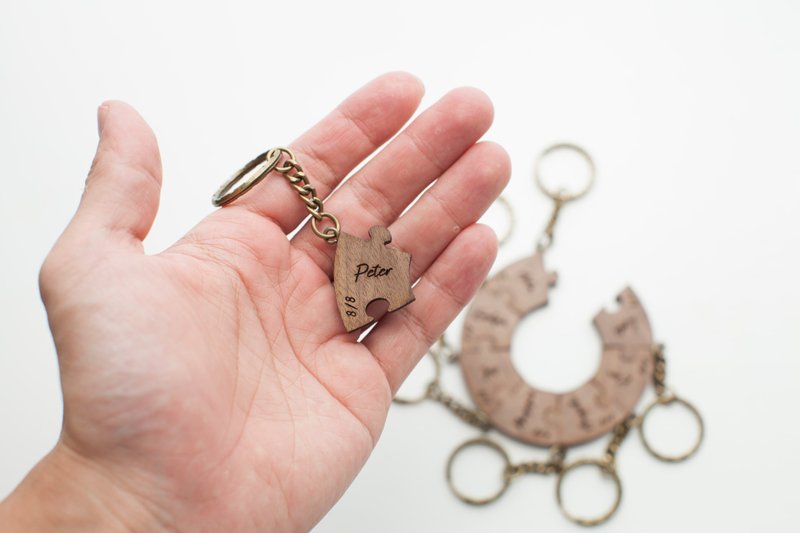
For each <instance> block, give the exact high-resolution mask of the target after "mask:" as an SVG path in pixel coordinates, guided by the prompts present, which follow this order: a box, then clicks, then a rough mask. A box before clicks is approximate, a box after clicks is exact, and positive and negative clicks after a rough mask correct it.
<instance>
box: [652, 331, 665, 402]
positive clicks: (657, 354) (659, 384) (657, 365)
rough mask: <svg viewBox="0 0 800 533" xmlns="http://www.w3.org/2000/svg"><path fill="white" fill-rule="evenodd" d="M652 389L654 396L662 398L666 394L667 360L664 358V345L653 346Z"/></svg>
mask: <svg viewBox="0 0 800 533" xmlns="http://www.w3.org/2000/svg"><path fill="white" fill-rule="evenodd" d="M653 359H654V361H653V388H655V390H656V395H657V396H658V397H659V398H663V397H664V396H666V394H667V385H666V381H667V359H666V357H665V356H664V345H663V344H656V345H655V346H653Z"/></svg>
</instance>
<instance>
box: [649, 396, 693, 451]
mask: <svg viewBox="0 0 800 533" xmlns="http://www.w3.org/2000/svg"><path fill="white" fill-rule="evenodd" d="M671 403H678V404H680V405H682V406H684V407H686V408H687V409H688V410H689V412H690V413H691V414H692V415H693V416H694V418H695V420H697V427H698V430H699V433H698V435H697V441H696V442H695V443H694V445H693V446H692V447H691V448H690V449H689V450H688V451H686V452H684V453H682V454H678V455H666V454H663V453H661V452H658V451H656V450H655V449H654V448H653V447H652V446H651V445H650V442H649V441H648V440H647V435H645V432H644V423H645V420H646V419H647V415H648V414H650V412H651V411H652V410H653V409H654V408H655V407H657V406H659V405H669V404H671ZM704 433H705V427H704V424H703V417H702V416H700V412H699V411H698V410H697V408H696V407H695V406H694V405H692V404H691V403H689V402H688V401H686V400H684V399H683V398H680V397H678V396H675V395H670V396H667V397H665V398H656V400H654V401H653V403H651V404H650V405H648V406H647V408H646V409H645V410H644V412H643V413H642V415H641V422H640V423H639V437H641V439H642V444H643V445H644V447H645V449H646V450H647V451H648V452H649V453H650V455H652V456H653V457H655V458H656V459H659V460H661V461H664V462H667V463H678V462H680V461H685V460H686V459H688V458H689V457H691V456H692V455H694V454H695V453H696V452H697V450H698V449H700V445H701V444H702V443H703V436H704Z"/></svg>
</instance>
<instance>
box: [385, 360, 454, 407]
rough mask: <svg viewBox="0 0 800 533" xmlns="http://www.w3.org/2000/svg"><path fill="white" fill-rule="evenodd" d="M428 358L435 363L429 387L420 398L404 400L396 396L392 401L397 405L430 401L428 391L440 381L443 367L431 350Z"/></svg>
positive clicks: (426, 387)
mask: <svg viewBox="0 0 800 533" xmlns="http://www.w3.org/2000/svg"><path fill="white" fill-rule="evenodd" d="M426 355H427V356H428V358H430V360H431V361H432V362H433V378H431V380H430V381H429V382H428V385H426V386H425V390H423V391H422V394H420V395H418V396H412V397H411V398H403V397H401V396H395V397H394V398H393V399H392V401H393V402H394V403H396V404H400V405H413V404H416V403H420V402H423V401H425V400H427V399H428V391H429V390H430V388H431V386H432V385H433V384H434V383H436V382H437V381H439V378H440V377H441V375H442V365H441V363H439V358H438V357H436V355H435V354H433V353H432V352H431V351H430V350H428V353H427V354H426Z"/></svg>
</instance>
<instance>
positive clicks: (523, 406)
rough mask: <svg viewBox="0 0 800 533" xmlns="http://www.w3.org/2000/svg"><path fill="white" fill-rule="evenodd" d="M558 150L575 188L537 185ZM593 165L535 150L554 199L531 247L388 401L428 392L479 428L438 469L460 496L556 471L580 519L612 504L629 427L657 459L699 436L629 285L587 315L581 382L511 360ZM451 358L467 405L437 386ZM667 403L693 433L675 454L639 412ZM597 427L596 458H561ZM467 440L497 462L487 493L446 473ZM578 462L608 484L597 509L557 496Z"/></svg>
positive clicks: (541, 302) (593, 520) (546, 287)
mask: <svg viewBox="0 0 800 533" xmlns="http://www.w3.org/2000/svg"><path fill="white" fill-rule="evenodd" d="M559 151H571V152H574V153H576V154H578V155H579V156H581V157H582V158H583V159H584V160H585V161H586V163H587V166H588V169H589V176H588V178H587V179H586V182H585V184H584V186H583V187H582V188H581V189H579V190H577V191H573V192H570V191H566V190H561V189H560V190H555V189H553V188H551V187H550V186H548V185H547V183H546V181H545V178H544V176H543V175H542V161H543V160H544V159H545V158H546V157H547V156H548V155H550V154H552V153H554V152H559ZM594 175H595V168H594V164H593V162H592V159H591V158H590V156H589V154H588V153H587V152H586V151H585V150H583V149H582V148H580V147H578V146H575V145H572V144H557V145H554V146H551V147H549V148H547V149H546V150H545V151H544V152H542V154H541V155H540V156H539V158H538V159H537V162H536V165H535V179H536V183H537V185H538V187H539V189H541V191H542V192H544V194H546V195H547V196H548V197H550V198H551V199H552V200H553V202H554V208H553V213H552V215H551V217H550V220H549V222H548V224H547V226H546V228H545V230H544V232H543V235H542V237H541V238H540V240H539V242H538V244H537V247H536V251H535V253H534V254H533V255H532V256H529V257H525V258H522V259H520V260H518V261H516V262H515V263H512V264H511V265H509V266H507V267H505V268H503V269H502V270H500V271H499V272H498V273H497V274H496V275H494V276H493V277H492V278H490V279H489V280H487V281H486V282H485V283H484V285H483V286H482V287H481V289H480V290H479V291H478V293H477V295H476V296H475V299H474V301H473V303H472V305H471V306H470V308H469V310H468V312H467V315H466V318H465V322H464V326H463V333H462V340H461V351H460V353H456V352H455V351H454V350H453V349H452V348H451V347H450V346H449V345H448V344H447V343H446V342H445V341H444V338H442V339H440V340H439V343H438V344H437V345H436V346H434V348H433V349H432V350H431V352H430V354H431V356H432V357H433V361H434V365H435V369H436V372H435V376H434V378H433V379H432V381H431V382H430V383H429V384H428V387H427V388H426V391H425V394H424V395H423V397H421V398H416V399H414V400H403V399H400V400H399V402H398V403H415V402H417V401H420V400H421V399H423V398H428V399H432V400H436V401H438V402H440V403H442V404H443V405H445V406H446V407H447V408H449V409H450V410H451V411H452V412H454V413H455V414H456V415H457V416H459V417H460V418H461V419H462V420H464V421H466V422H468V423H470V424H472V425H474V426H476V427H477V428H479V429H481V430H482V431H483V432H484V435H482V436H480V437H477V438H473V439H470V440H467V441H466V442H464V443H462V444H460V445H459V446H458V447H456V449H455V450H454V451H453V452H452V454H451V455H450V458H449V460H448V462H447V467H446V478H447V482H448V484H449V486H450V489H451V490H452V492H453V493H454V494H455V495H456V496H457V497H458V498H459V499H461V500H462V501H464V502H466V503H469V504H472V505H484V504H487V503H491V502H493V501H495V500H497V499H498V498H499V497H500V496H502V495H503V493H504V492H505V491H506V490H507V489H508V487H509V486H510V484H511V482H512V481H513V480H515V479H517V478H518V477H519V476H521V475H523V474H529V473H532V474H552V475H556V476H557V481H556V501H557V503H558V505H559V507H560V509H561V511H562V513H563V514H564V515H565V516H566V517H567V518H568V519H570V520H571V521H573V522H575V523H578V524H581V525H585V526H590V525H597V524H601V523H603V522H605V521H606V520H608V519H609V518H610V517H611V516H612V515H613V514H614V513H615V512H616V510H617V508H618V507H619V504H620V502H621V500H622V482H621V480H620V478H619V475H618V473H617V463H616V455H617V451H618V450H619V447H620V445H621V444H622V442H623V440H624V439H625V438H626V436H627V435H628V433H629V431H630V430H632V429H634V428H638V429H639V435H640V437H641V441H642V443H643V444H644V446H645V448H646V449H647V451H648V452H650V453H651V454H652V455H653V456H654V457H656V458H657V459H660V460H662V461H667V462H678V461H682V460H684V459H687V458H688V457H690V456H691V455H693V454H694V453H695V452H696V451H697V450H698V448H699V446H700V443H701V442H702V438H703V421H702V418H701V417H700V414H699V412H698V411H697V409H695V407H694V406H693V405H692V404H690V403H689V402H687V401H686V400H684V399H682V398H680V397H678V396H676V395H675V394H674V393H672V392H671V391H669V390H668V389H667V388H666V385H665V379H666V361H665V358H664V348H663V346H662V345H660V344H656V343H654V342H653V334H652V330H651V327H650V322H649V320H648V318H647V314H646V313H645V311H644V308H643V307H642V304H641V303H640V301H639V298H638V297H637V296H636V294H635V293H634V291H633V290H632V289H631V288H625V289H624V290H623V291H622V292H621V293H619V295H618V297H617V301H618V302H619V308H618V309H617V310H616V311H614V312H609V311H606V310H602V311H600V312H599V313H597V315H595V317H594V327H595V329H596V330H597V332H598V334H599V335H600V338H601V340H602V345H603V348H602V354H601V357H600V365H599V367H598V369H597V372H596V373H595V375H594V376H593V377H592V378H591V379H589V380H588V381H587V382H586V383H584V384H583V385H581V386H580V387H578V388H577V389H575V390H572V391H569V392H564V393H553V392H549V391H545V390H541V389H539V388H536V387H534V386H532V385H530V384H529V383H527V382H526V381H525V380H524V379H523V378H522V376H520V374H519V373H518V372H517V370H516V369H515V368H514V365H513V362H512V359H511V340H512V338H513V334H514V331H515V329H516V328H517V327H518V326H519V323H520V321H521V319H522V318H523V317H525V316H526V315H528V314H529V313H532V312H534V311H536V310H538V309H540V308H542V307H544V306H545V305H546V304H547V301H548V293H549V291H550V289H551V287H553V286H554V285H555V282H556V275H555V273H554V272H548V271H547V269H546V268H545V262H544V256H545V252H546V251H547V250H548V249H549V248H550V246H551V245H552V243H553V234H554V233H553V232H554V229H555V225H556V222H557V221H558V217H559V215H560V213H561V210H562V208H563V207H564V206H565V205H566V204H568V203H569V202H572V201H574V200H577V199H579V198H581V197H582V196H583V195H585V194H586V193H587V192H588V191H589V189H590V188H591V186H592V184H593V182H594ZM512 220H513V219H512ZM455 360H457V361H458V362H459V363H460V366H461V370H462V373H463V376H464V380H465V383H466V385H467V389H468V391H469V393H470V396H471V397H472V399H473V401H474V403H475V406H476V407H477V409H471V408H469V407H466V406H464V405H462V404H461V403H460V402H458V401H456V400H455V399H454V398H453V397H451V396H450V395H448V394H446V393H445V392H444V391H443V390H442V388H441V384H440V374H441V366H442V363H443V362H444V361H455ZM648 383H653V386H654V389H655V393H656V398H655V400H653V402H652V403H650V404H649V405H648V406H647V407H646V408H645V409H644V410H643V411H642V413H641V414H640V415H638V416H637V415H636V414H635V409H636V405H637V403H638V402H639V400H640V399H641V397H642V394H643V392H644V390H645V388H646V386H647V384H648ZM670 404H679V405H681V406H683V407H685V408H687V409H688V411H689V412H690V413H691V414H692V415H693V416H694V417H695V419H696V420H697V425H698V438H697V440H696V442H695V443H694V445H693V446H692V447H691V448H690V449H689V450H687V451H686V452H685V453H683V454H681V455H667V454H664V453H661V452H659V451H657V450H656V448H654V447H653V446H652V444H651V443H650V441H649V440H648V438H647V434H646V433H645V421H646V419H647V417H648V415H649V414H650V413H651V412H653V410H655V409H657V408H658V407H660V406H665V405H670ZM490 429H497V430H499V431H501V432H502V433H504V434H506V435H508V436H509V437H512V438H514V439H516V440H518V441H521V442H523V443H526V444H531V445H534V446H542V447H549V449H550V454H549V458H548V459H547V460H546V461H530V462H524V463H516V464H515V463H512V461H511V459H510V457H509V455H508V453H507V452H506V450H505V449H504V448H503V447H502V446H501V445H500V444H499V443H498V442H497V441H495V440H493V439H490V438H489V437H487V436H486V434H485V433H486V432H487V431H489V430H490ZM606 433H610V434H611V439H610V441H609V443H608V445H607V446H606V450H605V453H604V455H603V456H602V457H601V458H599V459H579V460H577V461H574V462H569V463H568V462H565V458H566V452H567V448H568V447H570V446H574V445H577V444H582V443H585V442H588V441H591V440H594V439H596V438H598V437H600V436H601V435H604V434H606ZM475 447H485V448H487V449H489V450H490V451H493V452H496V453H497V454H499V455H500V457H501V458H502V460H503V462H504V463H505V466H504V469H503V471H502V472H501V476H502V485H501V487H500V489H499V490H498V491H497V492H496V493H495V494H493V495H490V496H489V497H484V498H476V497H472V496H469V495H467V494H466V493H465V492H463V491H462V490H460V489H459V488H458V487H457V486H456V484H455V482H454V476H453V471H454V469H455V465H456V463H457V459H458V457H459V455H460V454H461V453H462V452H463V451H465V450H467V449H469V448H475ZM587 467H594V468H597V469H599V471H600V472H601V473H602V474H603V475H604V476H607V477H610V478H611V480H612V481H613V483H614V486H615V489H616V495H615V499H614V503H613V504H612V506H611V508H610V509H609V510H608V511H607V512H606V513H604V514H602V515H601V516H597V517H583V516H578V515H577V514H575V513H573V512H571V511H569V509H568V507H567V504H566V502H565V501H564V497H563V491H562V487H563V482H564V479H565V478H566V477H567V476H568V475H569V474H570V473H571V472H573V471H574V470H576V469H579V468H587Z"/></svg>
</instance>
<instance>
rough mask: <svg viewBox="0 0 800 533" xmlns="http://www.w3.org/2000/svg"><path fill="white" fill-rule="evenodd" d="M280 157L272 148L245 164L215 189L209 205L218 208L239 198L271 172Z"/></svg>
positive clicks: (279, 153)
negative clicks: (211, 204)
mask: <svg viewBox="0 0 800 533" xmlns="http://www.w3.org/2000/svg"><path fill="white" fill-rule="evenodd" d="M280 157H281V151H280V149H278V148H273V149H271V150H268V151H266V152H264V153H263V154H261V155H259V156H258V157H256V158H255V159H253V160H252V161H250V162H249V163H247V164H246V165H245V166H244V167H242V168H241V170H239V171H238V172H237V173H236V174H234V175H233V176H232V177H231V178H230V179H228V180H227V181H226V182H225V183H223V184H222V186H221V187H220V188H219V189H217V192H215V193H214V196H212V197H211V203H213V204H214V205H215V206H216V207H220V206H223V205H226V204H228V203H230V202H232V201H234V200H235V199H237V198H239V197H240V196H241V195H243V194H244V193H246V192H247V191H249V190H250V189H252V188H253V187H255V185H256V184H257V183H258V182H259V181H261V180H262V179H264V177H265V176H266V175H267V174H269V173H270V172H271V171H273V170H274V169H275V167H276V166H277V165H278V160H280Z"/></svg>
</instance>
